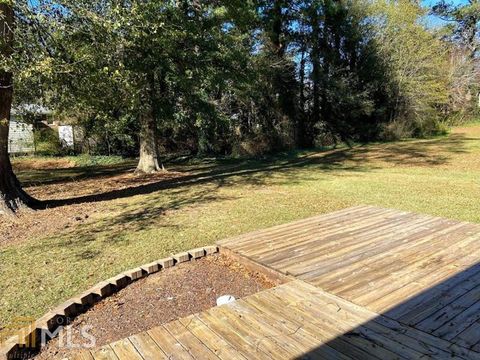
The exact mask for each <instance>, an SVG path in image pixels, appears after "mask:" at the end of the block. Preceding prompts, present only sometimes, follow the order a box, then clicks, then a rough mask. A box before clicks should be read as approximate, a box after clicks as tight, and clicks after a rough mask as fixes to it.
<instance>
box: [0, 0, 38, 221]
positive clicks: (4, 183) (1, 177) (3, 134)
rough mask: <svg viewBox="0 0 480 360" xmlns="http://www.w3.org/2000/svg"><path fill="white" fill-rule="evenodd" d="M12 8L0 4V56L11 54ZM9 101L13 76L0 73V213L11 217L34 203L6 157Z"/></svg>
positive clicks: (2, 71)
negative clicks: (21, 208) (20, 209)
mask: <svg viewBox="0 0 480 360" xmlns="http://www.w3.org/2000/svg"><path fill="white" fill-rule="evenodd" d="M13 25H14V24H13V8H12V5H11V3H0V39H1V40H0V46H1V47H0V53H1V54H2V55H3V56H5V57H7V58H8V57H10V56H11V55H12V53H13ZM12 97H13V75H12V73H11V72H7V71H5V70H4V69H0V213H8V214H11V213H13V212H15V211H16V210H18V209H19V208H20V207H32V206H34V205H37V204H38V202H37V201H36V200H34V199H33V198H31V197H30V196H29V195H28V194H27V193H25V192H24V191H23V190H22V188H21V186H20V183H19V181H18V180H17V178H16V176H15V174H14V173H13V170H12V164H11V163H10V158H9V155H8V131H9V123H10V113H11V108H12Z"/></svg>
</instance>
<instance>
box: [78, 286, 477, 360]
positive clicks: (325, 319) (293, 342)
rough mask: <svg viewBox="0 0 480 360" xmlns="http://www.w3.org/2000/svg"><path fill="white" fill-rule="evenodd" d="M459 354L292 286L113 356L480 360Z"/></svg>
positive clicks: (130, 344)
mask: <svg viewBox="0 0 480 360" xmlns="http://www.w3.org/2000/svg"><path fill="white" fill-rule="evenodd" d="M152 340H154V341H152ZM452 346H453V345H452V343H451V342H449V341H446V340H443V339H440V338H437V337H435V336H433V335H430V334H427V333H425V332H422V331H419V330H417V329H414V328H411V327H407V326H405V325H402V324H400V323H399V322H397V321H395V320H392V319H389V318H387V317H384V316H382V315H378V314H376V313H374V312H372V311H370V310H368V309H366V308H363V307H360V306H358V305H356V304H353V303H351V302H349V301H347V300H345V299H342V298H339V297H337V296H335V295H333V294H329V293H326V292H324V291H323V290H321V289H319V288H318V287H315V286H313V285H310V284H308V283H306V282H304V281H302V280H293V281H291V282H288V283H286V284H283V285H279V286H277V287H275V288H272V289H269V290H265V291H262V292H260V293H257V294H254V295H251V296H248V297H246V298H244V299H240V300H238V301H236V302H233V303H231V304H227V305H223V306H220V307H214V308H212V309H210V310H207V311H205V312H202V313H200V314H195V315H191V316H189V317H186V318H183V319H179V320H176V321H173V322H171V323H168V324H166V325H164V326H160V327H157V328H155V329H152V330H149V331H148V332H144V333H142V334H138V335H134V336H131V337H130V338H128V339H124V340H121V341H117V342H115V343H113V344H111V346H110V347H107V348H108V349H113V352H114V353H115V356H117V357H118V359H150V358H157V357H152V354H154V353H155V352H157V353H158V354H160V356H161V357H158V358H159V359H161V358H163V356H166V358H174V359H217V358H221V359H227V358H228V359H272V358H273V359H300V358H307V357H308V358H309V359H344V360H349V359H418V358H435V359H455V358H456V359H480V354H479V353H473V352H469V351H468V350H467V349H464V348H463V347H461V346H459V345H457V347H455V346H453V347H452ZM152 347H153V349H154V350H151V348H152ZM149 349H150V350H149ZM88 353H90V352H88ZM91 353H92V354H93V356H94V358H95V359H96V358H97V357H95V354H96V353H98V351H96V352H95V351H93V352H91ZM84 354H85V353H82V356H84ZM107 358H108V359H110V357H107Z"/></svg>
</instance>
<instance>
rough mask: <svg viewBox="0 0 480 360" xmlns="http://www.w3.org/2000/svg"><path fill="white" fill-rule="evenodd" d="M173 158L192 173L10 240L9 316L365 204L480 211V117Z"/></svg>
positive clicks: (4, 305) (3, 306)
mask: <svg viewBox="0 0 480 360" xmlns="http://www.w3.org/2000/svg"><path fill="white" fill-rule="evenodd" d="M131 165H132V164H131V163H125V164H117V165H112V164H105V165H97V166H96V167H94V168H92V167H87V170H88V169H89V170H88V171H87V170H85V168H82V167H74V168H72V169H59V170H58V172H55V171H50V172H48V173H43V176H45V177H46V178H45V179H44V180H45V181H46V182H47V183H48V180H49V179H50V177H52V178H53V179H56V180H62V179H63V180H65V179H70V178H73V179H76V181H81V180H79V179H82V178H88V177H89V176H95V174H97V173H98V172H100V173H101V172H102V171H106V173H109V172H110V171H123V170H125V169H126V168H128V167H129V166H131ZM115 166H118V168H115ZM167 167H168V168H169V169H171V170H172V171H173V170H175V171H181V172H185V173H187V174H189V175H187V176H186V177H185V178H182V179H178V180H172V181H168V182H165V184H158V185H153V186H151V185H150V186H145V187H141V188H140V189H137V190H138V191H136V192H134V193H133V195H132V194H129V193H127V192H119V193H118V197H117V198H116V199H113V200H108V201H106V202H105V203H104V206H105V210H103V211H101V212H98V213H95V214H92V216H91V217H90V219H89V221H88V222H87V223H85V224H83V225H79V226H77V227H74V228H67V229H63V230H62V231H60V232H59V233H58V234H57V235H56V236H55V237H43V238H42V237H39V238H32V239H29V240H27V241H25V242H23V243H21V244H16V245H10V246H6V247H4V248H0V328H1V327H2V325H1V324H7V323H8V322H9V321H11V320H12V319H13V318H15V317H18V316H34V317H38V316H40V315H42V314H43V313H44V312H46V311H47V310H49V309H50V308H51V307H54V306H55V305H56V304H58V303H60V302H61V301H62V300H65V299H67V298H69V297H71V296H72V295H74V294H77V293H79V292H82V291H83V290H85V289H87V288H88V287H89V286H91V285H93V284H95V283H96V282H98V281H100V280H103V279H106V278H108V277H110V276H112V275H114V274H117V273H119V272H121V271H123V270H126V269H128V268H130V267H134V266H137V265H140V264H143V263H147V262H149V261H153V260H155V259H159V258H161V257H163V256H165V255H168V254H172V253H175V252H178V251H181V250H186V249H189V248H194V247H197V246H201V245H207V244H212V243H214V242H215V241H216V240H218V239H222V238H225V237H228V236H232V235H236V234H241V233H244V232H247V231H250V230H254V229H258V228H263V227H268V226H272V225H275V224H280V223H284V222H288V221H292V220H295V219H299V218H304V217H307V216H311V215H316V214H321V213H326V212H330V211H334V210H337V209H340V208H344V207H348V206H353V205H357V204H371V205H377V206H384V207H391V208H397V209H401V210H411V211H416V212H420V213H426V214H432V215H438V216H444V217H448V218H452V219H458V220H465V221H471V222H477V223H480V205H479V204H480V201H479V199H480V124H476V125H473V126H465V127H463V128H456V129H454V130H453V131H452V133H451V134H450V135H448V136H446V137H442V138H435V139H428V140H411V141H402V142H396V143H387V144H371V145H367V146H357V147H354V148H352V149H348V148H345V149H338V150H332V151H325V152H304V153H295V154H286V155H284V156H278V157H275V158H272V159H269V160H264V161H258V160H257V161H253V160H251V161H246V160H243V161H241V160H238V161H237V160H205V161H190V162H189V163H175V164H169V165H168V166H167ZM112 169H113V170H112ZM62 171H63V172H67V174H63V173H62ZM19 175H20V178H21V179H22V180H23V181H24V182H26V183H29V182H31V183H34V182H35V181H41V180H42V179H41V177H42V172H41V171H39V172H36V173H32V172H29V171H20V174H19ZM105 199H110V198H109V197H106V198H105ZM66 209H67V208H66Z"/></svg>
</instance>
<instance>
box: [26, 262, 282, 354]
mask: <svg viewBox="0 0 480 360" xmlns="http://www.w3.org/2000/svg"><path fill="white" fill-rule="evenodd" d="M274 285H275V283H274V282H273V281H271V280H270V279H269V278H267V277H266V276H265V275H263V274H260V273H256V272H252V271H249V270H248V269H246V268H245V267H244V266H243V265H241V264H240V263H238V262H237V261H235V260H234V259H232V258H230V257H228V256H226V255H220V254H216V255H212V256H207V257H205V258H202V259H200V260H196V261H195V260H194V261H191V262H188V263H183V264H179V265H177V266H175V267H173V268H170V269H167V270H164V271H161V272H159V273H156V274H154V275H151V276H149V277H147V278H145V279H142V280H139V281H137V282H135V283H133V284H131V285H129V286H128V287H127V288H125V289H123V290H121V291H120V292H118V293H116V294H114V295H113V296H111V297H110V298H107V299H106V300H104V301H102V302H100V303H98V304H97V305H95V306H94V307H93V308H92V309H90V310H89V311H87V312H86V313H85V314H82V315H80V316H78V317H77V318H76V319H75V320H74V321H73V322H72V324H71V325H69V326H68V328H70V329H71V330H72V331H71V333H72V343H73V344H76V345H80V344H85V342H86V340H85V339H84V338H83V337H82V336H81V334H80V328H81V327H83V326H86V325H89V326H91V327H92V328H91V329H90V330H88V333H89V334H91V335H93V336H94V337H95V338H96V345H97V346H102V345H105V344H108V343H111V342H113V341H116V340H120V339H123V338H125V337H128V336H130V335H134V334H137V333H139V332H142V331H146V330H149V329H151V328H153V327H155V326H158V325H161V324H164V323H167V322H170V321H172V320H176V319H178V318H181V317H185V316H188V315H190V314H194V313H198V312H201V311H204V310H207V309H209V308H211V307H213V306H215V305H216V299H217V298H218V297H219V296H222V295H233V296H235V298H237V299H238V298H242V297H245V296H247V295H251V294H254V293H257V292H259V291H261V290H264V289H268V288H271V287H273V286H274ZM63 332H65V330H63ZM60 338H61V336H60V337H57V338H55V339H53V340H52V341H50V342H49V343H48V344H47V346H46V347H45V348H44V349H42V351H41V352H40V353H39V354H38V355H37V356H36V357H35V359H64V358H65V357H67V356H68V355H69V354H71V351H72V350H71V349H65V348H62V347H61V346H60V340H59V339H60Z"/></svg>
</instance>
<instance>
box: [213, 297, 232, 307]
mask: <svg viewBox="0 0 480 360" xmlns="http://www.w3.org/2000/svg"><path fill="white" fill-rule="evenodd" d="M234 301H235V297H234V296H232V295H223V296H220V297H219V298H218V299H217V306H220V305H225V304H228V303H231V302H234Z"/></svg>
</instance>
